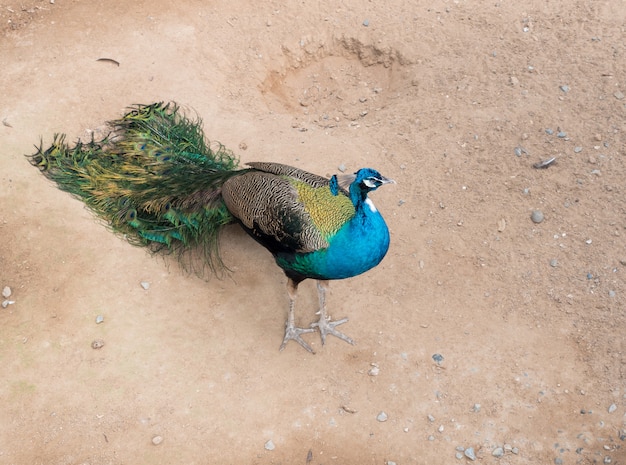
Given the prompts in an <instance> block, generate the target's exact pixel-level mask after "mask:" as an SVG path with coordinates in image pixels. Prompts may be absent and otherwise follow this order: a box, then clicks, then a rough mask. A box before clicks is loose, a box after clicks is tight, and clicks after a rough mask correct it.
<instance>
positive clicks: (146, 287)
mask: <svg viewBox="0 0 626 465" xmlns="http://www.w3.org/2000/svg"><path fill="white" fill-rule="evenodd" d="M141 287H143V288H144V289H145V290H146V291H147V290H148V289H150V283H149V282H147V281H141Z"/></svg>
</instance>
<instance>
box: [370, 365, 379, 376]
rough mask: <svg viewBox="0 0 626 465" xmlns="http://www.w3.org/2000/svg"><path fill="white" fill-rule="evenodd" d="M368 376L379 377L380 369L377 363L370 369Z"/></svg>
mask: <svg viewBox="0 0 626 465" xmlns="http://www.w3.org/2000/svg"><path fill="white" fill-rule="evenodd" d="M367 374H368V375H370V376H378V375H379V374H380V368H378V365H376V364H375V363H372V368H370V369H369V371H368V372H367Z"/></svg>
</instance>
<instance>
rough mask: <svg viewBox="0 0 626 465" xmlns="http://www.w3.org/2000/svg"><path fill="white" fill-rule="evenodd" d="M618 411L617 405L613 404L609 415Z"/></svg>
mask: <svg viewBox="0 0 626 465" xmlns="http://www.w3.org/2000/svg"><path fill="white" fill-rule="evenodd" d="M616 410H617V405H615V404H611V405H610V406H609V413H613V412H615V411H616Z"/></svg>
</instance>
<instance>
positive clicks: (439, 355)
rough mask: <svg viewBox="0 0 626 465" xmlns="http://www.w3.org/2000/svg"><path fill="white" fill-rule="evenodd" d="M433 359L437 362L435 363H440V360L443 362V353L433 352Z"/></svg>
mask: <svg viewBox="0 0 626 465" xmlns="http://www.w3.org/2000/svg"><path fill="white" fill-rule="evenodd" d="M433 360H434V361H435V362H437V365H439V364H441V362H443V355H441V354H433Z"/></svg>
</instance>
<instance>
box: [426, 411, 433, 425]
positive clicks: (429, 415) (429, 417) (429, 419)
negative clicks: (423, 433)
mask: <svg viewBox="0 0 626 465" xmlns="http://www.w3.org/2000/svg"><path fill="white" fill-rule="evenodd" d="M427 418H428V421H430V422H431V423H432V422H434V421H435V417H433V416H432V415H431V414H430V413H429V414H428V417H427Z"/></svg>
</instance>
